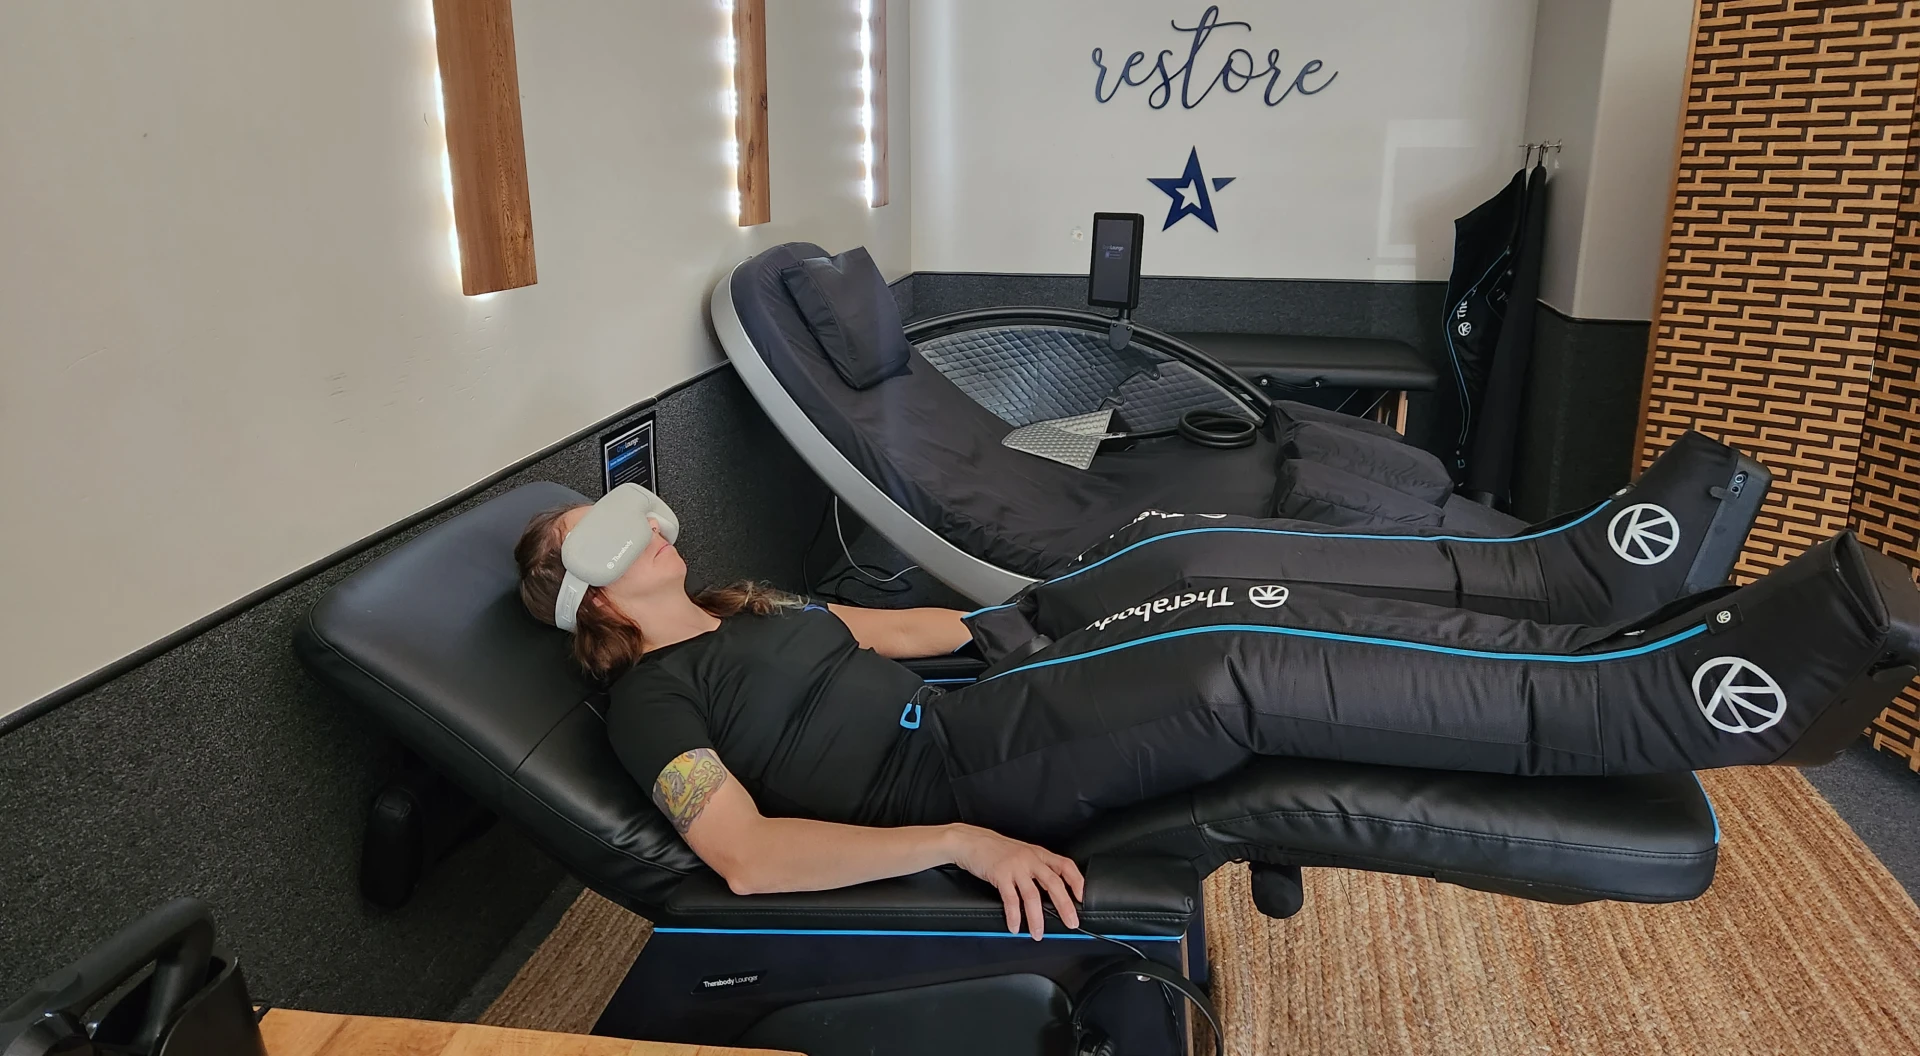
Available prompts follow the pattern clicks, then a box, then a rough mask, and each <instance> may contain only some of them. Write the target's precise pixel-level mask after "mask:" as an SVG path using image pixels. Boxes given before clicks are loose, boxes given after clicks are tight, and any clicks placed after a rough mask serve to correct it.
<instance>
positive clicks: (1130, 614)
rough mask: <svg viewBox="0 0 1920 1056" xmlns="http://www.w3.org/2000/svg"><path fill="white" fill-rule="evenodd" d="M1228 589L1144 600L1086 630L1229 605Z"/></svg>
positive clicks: (1196, 591) (1144, 621)
mask: <svg viewBox="0 0 1920 1056" xmlns="http://www.w3.org/2000/svg"><path fill="white" fill-rule="evenodd" d="M1228 589H1229V588H1227V587H1215V588H1213V589H1212V590H1193V591H1188V592H1187V593H1185V594H1169V595H1167V596H1166V597H1164V598H1155V599H1153V600H1152V601H1144V602H1141V603H1140V604H1138V605H1135V606H1133V607H1132V608H1128V609H1121V610H1120V611H1119V612H1116V613H1114V614H1113V615H1111V616H1106V617H1102V618H1101V619H1098V620H1095V621H1093V622H1092V623H1089V624H1087V630H1089V631H1104V630H1106V629H1107V625H1108V624H1111V623H1117V622H1119V621H1120V620H1131V619H1133V618H1135V617H1138V618H1139V619H1140V621H1141V622H1142V623H1151V622H1153V618H1154V617H1155V616H1158V615H1160V614H1161V613H1166V612H1179V611H1180V610H1181V609H1184V608H1186V607H1188V606H1189V605H1205V606H1206V607H1207V608H1209V609H1218V608H1224V607H1231V606H1232V605H1233V598H1232V596H1231V595H1230V594H1228V593H1227V591H1228ZM1281 589H1282V590H1284V589H1286V588H1284V587H1282V588H1281ZM1276 607H1277V606H1273V605H1262V606H1261V608H1268V609H1270V608H1276Z"/></svg>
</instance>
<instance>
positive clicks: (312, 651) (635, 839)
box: [295, 484, 1715, 934]
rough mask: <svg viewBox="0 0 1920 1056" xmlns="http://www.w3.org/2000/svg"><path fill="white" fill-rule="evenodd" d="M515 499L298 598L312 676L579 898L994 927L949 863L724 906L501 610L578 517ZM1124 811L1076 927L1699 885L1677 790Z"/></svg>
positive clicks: (1133, 926)
mask: <svg viewBox="0 0 1920 1056" xmlns="http://www.w3.org/2000/svg"><path fill="white" fill-rule="evenodd" d="M582 501H585V500H584V498H583V497H582V496H580V495H578V494H577V493H575V492H573V491H571V490H569V489H567V488H564V487H561V486H559V485H556V484H530V485H527V486H525V487H522V488H519V489H516V490H515V491H512V492H509V493H507V494H505V495H502V496H499V497H497V498H495V499H492V500H490V501H488V502H486V503H484V504H482V505H480V506H478V507H475V508H474V509H472V510H469V511H467V512H465V513H463V514H461V515H459V516H457V517H454V518H452V519H450V520H448V521H446V522H443V523H441V524H439V525H437V526H435V527H433V528H431V529H428V530H427V531H425V532H423V533H421V534H420V535H419V536H418V537H416V538H414V539H412V540H409V541H408V542H406V543H404V544H402V545H401V546H399V547H397V548H396V549H394V550H393V551H391V552H390V553H387V554H385V555H383V556H382V557H380V558H378V559H377V560H375V561H373V562H371V563H369V564H368V565H367V566H366V567H365V568H362V569H361V570H359V571H358V572H356V573H354V574H353V575H352V576H350V577H348V578H347V579H346V580H344V581H343V582H341V583H340V584H339V585H338V586H336V587H335V588H334V589H333V590H332V591H330V592H328V594H327V595H326V596H325V597H323V598H322V599H321V600H320V601H319V602H318V603H316V604H315V606H314V607H313V609H312V611H311V612H310V613H309V614H308V618H307V620H306V621H305V622H304V623H303V625H302V626H301V628H300V630H299V632H298V634H297V636H296V642H295V645H296V649H297V651H298V653H299V655H300V657H301V659H302V660H303V661H304V662H305V664H306V665H307V667H308V668H309V670H311V671H312V672H313V673H314V675H315V676H317V677H318V678H319V679H320V681H322V682H323V683H325V684H326V685H328V686H330V687H332V688H333V689H334V690H335V691H337V693H338V694H339V695H340V696H342V697H344V698H346V699H347V700H348V701H351V702H352V703H353V704H355V705H357V706H359V707H362V708H364V709H366V710H367V711H369V712H371V713H372V714H373V716H374V717H375V718H376V720H377V721H379V722H380V723H382V724H384V725H385V726H386V727H387V728H389V729H390V730H392V731H393V733H394V734H395V735H396V736H397V737H399V738H400V739H401V740H402V741H404V742H405V743H406V744H407V745H408V746H410V747H411V748H412V749H413V750H414V751H415V752H417V753H419V755H420V756H421V757H422V758H424V759H425V760H426V761H427V762H428V763H429V764H430V765H432V766H434V767H435V768H437V769H438V770H440V771H441V772H442V773H444V774H446V775H447V777H448V778H450V779H451V780H453V781H454V782H455V783H457V784H459V785H460V786H462V787H464V788H465V789H466V790H467V791H468V792H470V793H471V794H472V795H473V796H474V798H475V799H477V800H478V801H479V802H480V803H481V804H482V805H484V806H486V807H487V808H488V809H490V810H493V811H494V812H496V813H498V814H499V815H500V816H501V817H504V818H506V819H508V820H509V821H511V822H512V823H514V824H515V825H517V826H518V827H519V828H520V829H521V830H522V831H523V832H525V833H526V834H527V836H528V837H529V838H530V839H531V840H532V841H533V842H535V843H536V844H538V845H539V846H540V847H542V848H544V849H545V850H546V851H547V852H548V853H549V854H551V855H553V856H554V858H555V859H557V860H558V861H559V862H560V863H561V864H562V865H564V866H565V867H566V868H567V869H569V870H570V871H572V872H573V873H574V874H575V875H576V876H578V877H579V878H580V879H581V880H582V881H583V882H584V883H586V884H587V885H588V886H590V887H592V888H593V889H594V890H596V891H598V892H599V893H601V894H602V895H605V896H606V897H608V898H610V899H612V900H613V901H615V902H618V903H620V904H622V905H624V906H627V907H628V908H630V909H632V910H634V911H636V912H638V913H641V914H643V915H645V916H647V917H649V918H651V919H653V920H654V921H656V922H659V923H662V924H673V925H679V926H687V927H790V928H863V929H879V930H969V931H971V930H983V931H991V930H1001V929H1003V928H1004V924H1002V923H1001V921H1002V916H1001V910H1000V904H999V900H998V898H997V897H996V896H995V895H994V894H993V892H992V891H991V889H989V888H988V887H987V886H986V885H984V884H981V883H978V882H977V881H974V880H973V879H972V878H970V877H967V876H964V875H961V874H958V873H956V872H954V871H952V870H936V871H931V872H927V873H923V874H920V875H917V876H910V877H902V878H899V879H895V880H890V881H884V882H881V883H874V884H865V885H861V886H859V887H855V888H848V889H845V890H841V891H828V892H815V893H807V894H794V895H754V896H749V897H742V896H738V895H734V894H733V893H732V892H730V891H728V890H727V888H726V885H725V884H724V883H722V882H721V881H720V880H719V878H718V877H716V876H715V875H714V874H713V873H712V872H710V871H709V870H707V868H706V867H705V866H704V865H703V864H702V863H701V862H700V860H699V858H698V857H696V856H695V855H694V854H693V852H692V851H691V850H689V849H688V848H687V846H686V845H685V844H684V843H682V842H681V840H680V838H679V836H678V835H677V834H676V833H675V832H674V831H673V829H672V827H671V826H669V825H668V824H667V822H666V820H665V819H664V818H662V817H661V816H660V814H659V812H658V811H657V810H655V809H654V807H653V804H652V803H651V802H650V801H649V800H648V798H647V796H646V793H645V791H644V790H643V789H641V788H640V787H639V785H638V784H637V783H635V782H634V781H633V779H632V778H631V777H629V776H628V774H627V773H626V771H625V770H623V769H621V767H620V764H619V762H618V761H617V760H616V759H615V758H614V755H613V751H612V749H611V748H609V747H608V745H607V743H606V736H605V731H604V729H603V724H602V719H601V714H600V712H599V710H598V703H597V702H598V696H597V695H596V693H595V692H594V689H593V687H592V686H590V685H588V684H587V683H586V682H585V681H584V680H583V679H582V678H581V677H580V676H578V675H577V674H575V673H574V672H573V670H572V669H571V667H570V665H569V664H568V661H567V658H566V646H567V643H566V638H565V636H564V635H562V634H561V633H560V632H559V631H556V630H554V629H553V628H551V627H547V626H544V625H542V624H539V623H537V622H536V621H534V620H533V619H532V618H531V617H529V616H528V615H527V614H526V612H525V610H524V609H523V608H522V607H521V605H520V600H519V597H518V594H517V592H516V583H515V574H514V567H513V557H512V547H513V542H514V540H515V539H516V538H517V537H518V536H519V533H520V530H521V528H522V527H524V526H525V524H526V522H527V519H528V518H529V517H531V516H532V515H533V514H534V513H536V512H538V511H540V510H543V509H547V508H549V507H552V506H557V505H561V504H564V503H573V502H582ZM1176 800H1177V801H1163V802H1158V803H1151V804H1144V805H1142V806H1141V807H1138V808H1135V809H1133V810H1130V811H1126V812H1121V813H1119V814H1116V815H1114V816H1112V817H1110V818H1107V819H1104V820H1103V822H1102V823H1101V824H1099V825H1097V826H1095V827H1094V829H1092V830H1091V831H1089V832H1087V833H1085V834H1083V835H1082V837H1081V838H1080V839H1079V840H1078V841H1077V842H1076V844H1075V845H1074V846H1072V847H1069V848H1066V849H1067V850H1068V851H1070V852H1072V853H1074V854H1075V855H1076V857H1079V858H1081V859H1083V860H1084V862H1085V867H1086V872H1087V877H1088V884H1087V902H1088V906H1087V912H1086V914H1085V916H1086V920H1087V925H1088V926H1089V927H1092V928H1094V929H1096V930H1099V929H1102V928H1105V929H1110V930H1113V931H1126V932H1131V933H1135V934H1178V933H1179V932H1180V931H1181V930H1183V928H1184V927H1185V922H1186V921H1187V919H1188V918H1189V917H1190V916H1191V915H1192V914H1193V913H1194V912H1195V911H1196V909H1197V893H1198V887H1199V881H1200V879H1201V878H1202V877H1203V876H1204V875H1205V874H1206V873H1207V872H1210V871H1211V870H1212V869H1213V868H1215V867H1217V866H1218V865H1219V864H1220V863H1221V862H1223V861H1227V860H1231V859H1236V858H1245V859H1251V860H1257V861H1273V862H1283V863H1284V862H1291V863H1299V864H1311V865H1337V866H1347V867H1353V868H1362V869H1381V870H1389V871H1393V872H1402V873H1415V874H1420V875H1429V876H1436V877H1439V878H1440V879H1443V880H1448V881H1451V882H1454V883H1461V884H1466V885H1468V886H1472V887H1478V888H1484V889H1487V890H1494V891H1503V892H1507V893H1511V894H1518V895H1522V896H1525V897H1530V898H1540V899H1547V900H1551V901H1581V900H1585V899H1593V898H1625V899H1635V900H1641V901H1667V900H1673V899H1683V898H1689V897H1692V896H1693V895H1696V894H1698V893H1699V892H1700V891H1701V890H1703V889H1704V888H1705V887H1706V884H1707V882H1708V881H1709V880H1710V879H1711V877H1712V872H1713V846H1714V836H1715V833H1714V828H1713V824H1712V817H1711V813H1710V811H1709V809H1708V807H1707V805H1706V803H1705V799H1704V797H1703V796H1702V794H1701V793H1700V791H1699V789H1698V787H1697V785H1695V783H1694V781H1693V779H1692V778H1691V777H1690V776H1685V775H1682V776H1680V777H1676V778H1673V779H1671V780H1660V779H1651V780H1650V779H1635V780H1619V781H1616V780H1603V779H1593V780H1589V781H1588V782H1586V783H1575V782H1557V783H1556V782H1547V781H1542V780H1537V779H1523V778H1503V777H1494V776H1488V775H1481V774H1450V773H1437V772H1435V773H1430V772H1425V771H1414V770H1397V769H1389V768H1381V767H1371V766H1357V765H1353V764H1338V763H1322V762H1308V761H1302V760H1272V761H1271V762H1270V763H1266V764H1264V765H1261V766H1258V767H1253V768H1249V769H1248V770H1246V771H1244V772H1242V773H1240V774H1237V775H1235V776H1233V777H1231V778H1228V779H1226V780H1224V781H1222V782H1219V783H1217V784H1215V785H1212V786H1208V787H1206V788H1203V789H1200V790H1197V791H1195V792H1191V793H1187V794H1185V795H1183V796H1181V797H1176Z"/></svg>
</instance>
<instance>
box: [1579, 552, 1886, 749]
mask: <svg viewBox="0 0 1920 1056" xmlns="http://www.w3.org/2000/svg"><path fill="white" fill-rule="evenodd" d="M1683 606H1684V608H1683ZM1673 609H1682V611H1678V612H1674V611H1672V610H1673ZM1675 638H1684V639H1685V641H1684V643H1683V644H1682V645H1681V646H1680V647H1679V648H1678V649H1675V650H1669V651H1668V652H1669V653H1670V656H1669V661H1668V662H1669V663H1670V664H1677V665H1678V670H1677V671H1674V672H1664V671H1662V670H1660V668H1661V667H1663V666H1667V664H1661V665H1652V666H1649V667H1648V668H1647V669H1646V670H1645V671H1642V672H1635V673H1633V674H1631V675H1629V674H1628V672H1626V671H1624V670H1623V671H1619V672H1611V673H1609V678H1608V680H1607V681H1608V682H1609V683H1612V685H1611V687H1610V688H1611V691H1610V692H1608V693H1607V694H1606V697H1605V699H1603V701H1602V704H1603V708H1602V712H1601V723H1600V730H1601V735H1602V740H1603V742H1604V748H1603V750H1602V755H1603V756H1604V758H1606V760H1607V764H1608V765H1607V768H1608V770H1609V772H1628V773H1654V772H1661V771H1676V770H1682V769H1695V770H1697V769H1705V768H1708V767H1717V766H1740V765H1762V764H1780V765H1790V766H1808V765H1815V764H1819V763H1824V762H1826V761H1828V760H1830V759H1832V758H1833V757H1834V756H1835V755H1837V754H1839V752H1840V751H1841V750H1842V749H1844V748H1845V747H1846V746H1847V745H1848V744H1851V743H1852V742H1853V741H1854V739H1855V738H1857V737H1859V736H1860V731H1861V730H1862V729H1864V728H1865V727H1866V725H1867V723H1869V722H1870V721H1872V719H1873V717H1874V716H1875V715H1878V714H1879V713H1880V711H1881V709H1883V708H1885V707H1886V706H1887V705H1888V704H1889V703H1891V702H1892V700H1893V698H1894V697H1896V696H1898V695H1899V693H1900V692H1901V690H1903V689H1905V688H1906V686H1907V683H1909V682H1910V681H1912V680H1913V678H1914V675H1915V671H1916V668H1920V588H1916V587H1915V585H1914V581H1913V573H1912V572H1911V571H1910V570H1909V569H1908V568H1907V567H1906V566H1905V565H1903V564H1901V563H1900V562H1899V561H1896V560H1894V559H1893V558H1890V557H1887V556H1886V555H1885V554H1882V553H1880V552H1878V551H1876V550H1874V549H1872V548H1871V547H1868V546H1866V545H1864V544H1862V543H1861V542H1860V541H1859V540H1858V539H1857V538H1855V537H1854V535H1853V533H1851V532H1842V533H1841V534H1840V535H1838V536H1835V537H1834V538H1833V539H1831V540H1828V541H1827V542H1825V543H1822V544H1820V545H1819V546H1816V547H1813V548H1812V549H1810V550H1808V551H1807V552H1806V553H1804V554H1802V555H1800V556H1799V557H1797V558H1795V559H1794V560H1793V561H1792V562H1790V563H1788V564H1787V566H1786V567H1784V568H1782V569H1779V570H1778V571H1776V572H1773V573H1771V574H1769V575H1768V576H1766V577H1765V578H1763V579H1761V580H1759V581H1757V582H1755V583H1753V584H1751V585H1749V586H1746V587H1742V588H1740V589H1738V590H1722V591H1715V592H1713V593H1712V594H1710V595H1703V596H1700V597H1699V598H1696V599H1693V600H1692V601H1691V603H1686V602H1683V603H1677V604H1676V605H1674V606H1672V607H1670V610H1669V612H1666V613H1660V614H1657V615H1656V617H1655V618H1653V619H1651V620H1649V621H1646V626H1645V627H1644V629H1631V630H1626V631H1621V632H1617V633H1615V634H1614V635H1611V636H1610V637H1609V638H1608V639H1607V640H1606V641H1604V642H1601V643H1596V644H1595V645H1594V646H1593V647H1591V648H1592V650H1593V651H1595V652H1607V651H1612V650H1617V649H1627V648H1632V647H1633V645H1634V643H1635V642H1655V641H1662V640H1674V639H1675ZM1676 678H1678V679H1679V680H1680V684H1681V685H1682V686H1684V687H1685V689H1686V691H1688V693H1689V699H1687V700H1686V702H1685V704H1682V703H1679V702H1676V701H1674V700H1673V699H1671V698H1672V695H1673V693H1674V686H1673V683H1674V681H1675V679H1676ZM1623 679H1624V680H1623ZM1642 680H1644V681H1642ZM1636 683H1639V684H1636Z"/></svg>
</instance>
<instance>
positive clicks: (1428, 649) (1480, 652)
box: [980, 623, 1707, 683]
mask: <svg viewBox="0 0 1920 1056" xmlns="http://www.w3.org/2000/svg"><path fill="white" fill-rule="evenodd" d="M1220 633H1247V634H1279V635H1285V636H1287V637H1290V638H1317V639H1320V640H1322V641H1330V642H1353V643H1355V644H1358V645H1380V646H1385V647H1387V648H1389V649H1410V650H1413V651H1415V652H1421V653H1443V654H1445V655H1447V656H1466V657H1472V658H1473V659H1476V660H1517V661H1531V662H1533V663H1541V664H1594V663H1599V662H1601V661H1603V660H1624V659H1627V658H1628V657H1634V656H1644V655H1646V654H1647V653H1652V652H1657V651H1659V650H1661V649H1665V648H1667V647H1668V646H1672V645H1678V644H1680V643H1681V642H1684V641H1686V640H1687V639H1689V638H1693V637H1696V636H1698V635H1702V634H1705V633H1707V625H1706V624H1704V623H1703V624H1701V625H1699V626H1698V627H1692V628H1689V629H1687V630H1684V631H1681V632H1680V633H1679V634H1674V635H1669V636H1667V637H1665V638H1662V639H1660V640H1659V641H1657V642H1650V643H1648V644H1646V645H1642V646H1637V647H1635V648H1633V649H1621V650H1618V651H1616V652H1610V653H1588V654H1585V655H1581V656H1566V655H1556V654H1552V653H1496V652H1492V651H1491V650H1486V649H1455V648H1453V647H1451V646H1445V645H1428V644H1426V643H1425V642H1402V641H1396V640H1394V639H1392V638H1369V637H1366V636H1364V635H1358V634H1336V633H1334V632H1333V631H1310V630H1307V629H1305V628H1303V627H1269V626H1267V625H1265V624H1258V623H1222V624H1216V625H1214V626H1211V627H1187V628H1184V629H1182V630H1178V631H1162V632H1160V633H1159V634H1150V635H1148V636H1146V637H1145V638H1139V639H1136V640H1134V641H1131V642H1120V643H1117V644H1115V645H1109V646H1103V647H1102V648H1099V649H1093V650H1089V651H1088V652H1084V653H1076V654H1074V655H1073V656H1061V657H1055V658H1054V659H1052V660H1042V661H1040V662H1039V663H1034V664H1027V665H1025V666H1024V667H1016V668H1013V669H1012V670H1010V671H1002V672H1000V673H999V674H997V675H992V676H989V677H987V678H983V679H981V680H980V681H981V682H983V683H984V682H991V681H993V680H994V679H996V678H1004V677H1006V676H1007V675H1012V674H1018V673H1019V672H1022V671H1037V670H1039V669H1040V668H1043V667H1053V666H1054V665H1056V664H1070V663H1072V662H1074V661H1075V660H1086V659H1090V658H1092V657H1096V656H1101V655H1103V654H1105V653H1113V652H1119V651H1120V650H1122V649H1132V648H1133V647H1134V646H1137V645H1146V644H1148V643H1149V642H1160V641H1166V640H1168V639H1172V638H1185V637H1188V636H1189V635H1195V634H1220Z"/></svg>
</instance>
